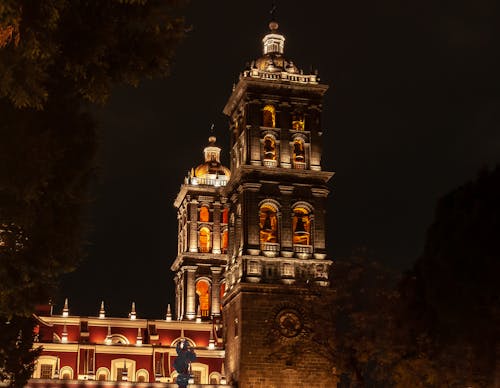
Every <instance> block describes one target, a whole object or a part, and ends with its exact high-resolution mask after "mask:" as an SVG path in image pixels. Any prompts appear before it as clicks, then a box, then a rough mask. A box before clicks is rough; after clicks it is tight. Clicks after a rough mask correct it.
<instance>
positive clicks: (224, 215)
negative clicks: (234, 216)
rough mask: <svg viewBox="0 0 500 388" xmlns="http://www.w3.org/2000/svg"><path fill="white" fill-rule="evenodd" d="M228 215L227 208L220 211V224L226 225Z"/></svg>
mask: <svg viewBox="0 0 500 388" xmlns="http://www.w3.org/2000/svg"><path fill="white" fill-rule="evenodd" d="M228 215H229V209H228V208H225V209H224V210H223V211H222V223H223V224H227V221H228Z"/></svg>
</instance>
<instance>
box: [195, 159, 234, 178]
mask: <svg viewBox="0 0 500 388" xmlns="http://www.w3.org/2000/svg"><path fill="white" fill-rule="evenodd" d="M211 175H213V178H215V176H217V175H218V176H219V178H220V177H222V176H226V177H227V179H229V177H230V176H231V172H230V171H229V168H227V167H225V166H223V165H222V164H221V163H219V162H216V161H210V162H205V163H202V164H200V165H199V166H198V167H196V168H195V169H194V176H195V177H196V178H212V176H211Z"/></svg>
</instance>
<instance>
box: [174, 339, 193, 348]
mask: <svg viewBox="0 0 500 388" xmlns="http://www.w3.org/2000/svg"><path fill="white" fill-rule="evenodd" d="M182 340H186V341H187V342H188V344H189V346H191V347H192V348H195V347H196V344H195V343H194V341H193V340H192V339H191V338H187V337H179V338H176V339H174V340H173V341H172V343H171V344H170V346H171V347H173V348H175V347H176V346H177V344H178V343H179V341H182Z"/></svg>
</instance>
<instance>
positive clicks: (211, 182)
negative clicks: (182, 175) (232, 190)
mask: <svg viewBox="0 0 500 388" xmlns="http://www.w3.org/2000/svg"><path fill="white" fill-rule="evenodd" d="M188 182H189V183H190V184H192V185H208V186H225V185H226V184H227V180H226V179H220V178H197V177H192V178H189V180H188Z"/></svg>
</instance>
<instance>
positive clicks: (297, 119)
mask: <svg viewBox="0 0 500 388" xmlns="http://www.w3.org/2000/svg"><path fill="white" fill-rule="evenodd" d="M304 128H305V119H304V115H303V114H301V113H295V114H294V115H293V116H292V129H294V130H296V131H303V130H304Z"/></svg>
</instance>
